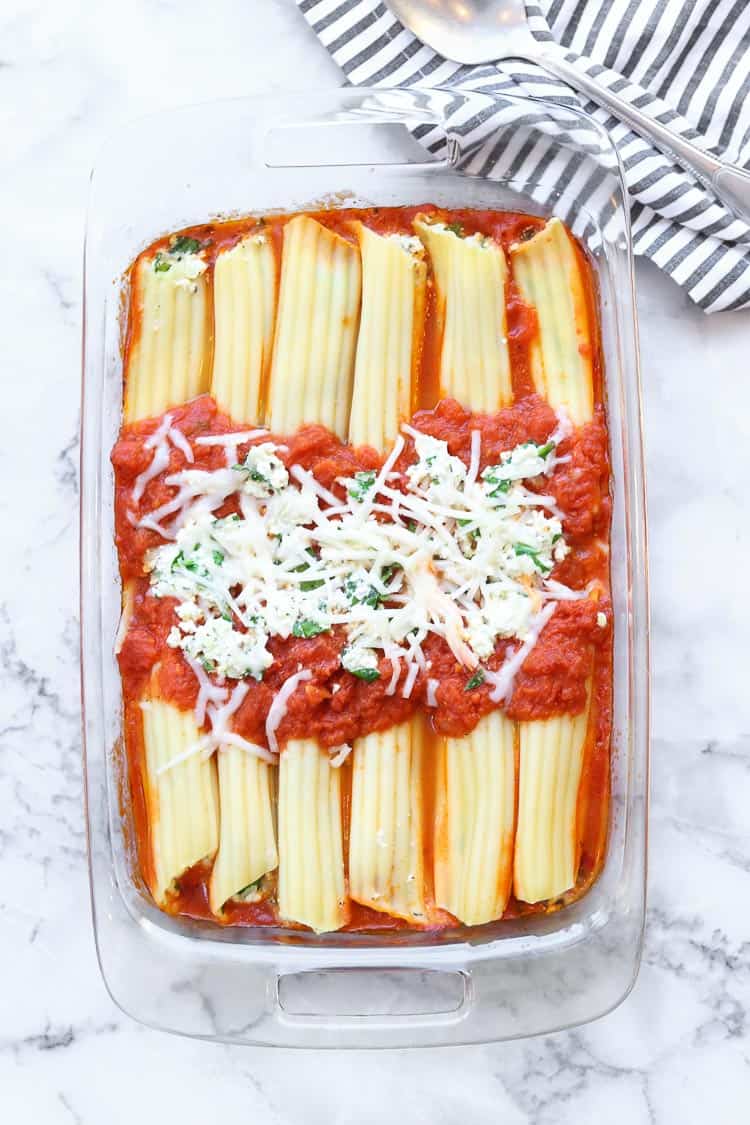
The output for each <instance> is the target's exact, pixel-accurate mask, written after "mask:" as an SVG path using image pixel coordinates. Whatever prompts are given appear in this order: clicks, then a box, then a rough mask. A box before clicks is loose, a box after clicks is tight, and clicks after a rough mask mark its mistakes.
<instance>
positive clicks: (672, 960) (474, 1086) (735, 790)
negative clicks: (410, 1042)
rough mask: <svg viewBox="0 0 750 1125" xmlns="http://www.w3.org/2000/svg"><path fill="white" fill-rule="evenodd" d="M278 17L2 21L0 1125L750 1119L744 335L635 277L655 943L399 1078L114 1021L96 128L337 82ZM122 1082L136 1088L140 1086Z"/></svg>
mask: <svg viewBox="0 0 750 1125" xmlns="http://www.w3.org/2000/svg"><path fill="white" fill-rule="evenodd" d="M337 81H338V76H337V73H336V70H335V68H334V67H333V66H332V64H331V63H330V61H329V60H328V59H327V57H326V55H325V53H324V52H323V51H322V49H321V48H320V47H319V45H318V44H317V43H316V41H315V40H314V38H313V36H312V35H311V34H309V32H308V31H307V29H306V27H305V25H304V23H303V21H302V19H301V17H300V16H299V14H298V12H297V11H296V8H295V7H294V5H293V4H292V3H291V0H273V2H269V0H265V2H264V3H262V4H261V3H260V2H258V0H255V2H254V3H251V2H245V3H244V4H237V3H231V2H230V0H219V2H218V3H216V4H214V5H211V7H210V13H209V9H208V7H207V6H206V5H205V4H200V3H198V2H197V0H181V2H180V3H177V2H176V0H161V2H158V0H151V2H147V0H133V2H132V3H130V4H128V5H122V4H114V3H106V2H105V3H103V4H100V5H96V4H94V3H93V2H86V0H70V2H69V3H66V4H54V3H52V2H51V0H39V2H38V3H32V2H31V0H9V2H8V3H7V4H6V5H4V6H3V8H2V12H0V113H1V114H2V119H3V126H2V130H0V137H1V138H2V145H1V146H0V162H1V163H2V174H0V214H2V215H3V217H4V221H3V237H2V255H1V256H0V341H1V343H0V350H1V353H2V370H3V395H4V405H5V411H4V415H5V416H4V422H3V427H2V429H3V439H2V442H0V481H2V485H0V526H1V527H2V528H3V540H2V545H3V550H2V559H3V567H2V579H0V965H2V970H3V971H2V979H3V985H2V993H1V995H2V1002H1V1003H0V1120H2V1121H6V1120H7V1121H8V1122H10V1121H14V1122H19V1123H21V1125H25V1123H26V1122H33V1123H34V1125H68V1123H80V1125H101V1123H103V1122H106V1123H107V1125H120V1123H125V1122H127V1123H128V1125H130V1123H131V1122H132V1121H133V1120H135V1119H140V1120H143V1121H144V1122H146V1123H147V1125H150V1123H151V1122H152V1121H153V1122H156V1121H168V1120H174V1119H177V1116H178V1115H179V1118H180V1119H181V1120H183V1121H185V1122H190V1123H192V1122H197V1121H202V1120H214V1119H215V1117H216V1116H217V1114H218V1113H219V1112H221V1113H224V1112H226V1111H228V1110H232V1112H235V1113H236V1112H237V1111H238V1107H241V1111H242V1112H243V1116H245V1117H246V1118H247V1120H252V1121H253V1122H256V1123H258V1125H261V1123H263V1125H265V1123H268V1125H271V1123H279V1125H291V1123H292V1122H294V1123H296V1122H305V1125H318V1123H320V1125H323V1123H325V1125H339V1123H344V1122H349V1121H352V1120H355V1119H356V1120H357V1121H358V1122H360V1123H361V1125H367V1123H368V1122H373V1123H374V1122H376V1121H380V1120H381V1113H382V1110H383V1107H386V1108H388V1107H391V1108H394V1107H396V1108H397V1110H398V1112H399V1117H400V1118H403V1119H404V1120H409V1121H410V1122H411V1123H412V1125H459V1123H463V1122H465V1121H470V1122H472V1125H490V1123H496V1122H503V1123H504V1125H516V1123H517V1125H524V1123H533V1125H568V1123H570V1125H573V1123H575V1125H581V1123H584V1125H587V1123H589V1122H597V1121H599V1120H601V1119H605V1120H606V1121H607V1122H608V1125H673V1123H675V1125H693V1123H694V1125H705V1122H706V1121H711V1122H714V1123H724V1122H731V1123H734V1122H738V1123H739V1122H742V1121H744V1120H747V1104H748V1096H749V1095H750V1030H749V1028H748V1010H749V1008H750V829H749V828H748V819H749V815H750V814H748V809H750V690H748V670H749V665H750V662H749V661H748V648H747V638H748V635H749V634H750V597H749V596H748V591H747V577H748V561H749V560H750V531H748V521H747V518H746V512H747V509H748V500H747V495H748V491H747V483H746V482H747V479H748V476H749V475H750V473H749V466H750V424H749V423H748V418H750V380H749V379H748V358H747V357H748V344H750V314H748V313H744V314H743V313H735V314H720V315H718V316H716V317H715V318H713V319H707V318H705V317H704V316H703V314H701V313H700V312H698V311H696V310H695V309H693V308H692V307H690V306H689V305H688V302H687V300H686V299H685V297H684V296H683V295H682V294H681V293H680V292H679V291H678V290H677V289H676V288H675V287H674V286H673V285H671V284H670V283H669V282H667V281H665V280H664V279H663V278H662V277H660V276H659V275H658V274H657V273H656V272H655V271H654V270H653V269H650V268H646V267H639V269H638V302H639V310H640V316H641V328H642V352H643V377H644V384H645V398H646V429H647V460H648V471H649V484H650V524H651V556H652V592H653V658H654V735H655V742H654V748H653V801H652V816H651V839H650V865H651V868H650V894H649V913H648V931H647V939H646V950H645V957H644V963H643V968H642V971H641V974H640V977H639V980H638V983H637V985H636V987H635V990H634V992H633V993H632V995H631V996H630V998H629V999H628V1000H627V1001H626V1002H625V1003H624V1004H623V1005H622V1006H621V1007H620V1008H619V1009H618V1010H617V1011H616V1012H614V1013H613V1014H612V1015H610V1016H608V1017H606V1018H604V1019H602V1020H600V1021H599V1022H598V1023H595V1024H592V1025H590V1026H588V1027H584V1028H581V1029H579V1030H577V1031H573V1032H566V1033H560V1034H557V1035H551V1036H546V1037H541V1038H539V1039H536V1040H530V1041H525V1042H520V1043H514V1044H511V1045H506V1046H502V1045H490V1046H484V1047H472V1048H450V1049H441V1050H431V1051H416V1052H383V1053H377V1054H376V1053H357V1054H349V1055H347V1056H342V1055H340V1054H338V1053H335V1052H332V1053H323V1052H297V1053H294V1054H291V1053H288V1052H280V1051H272V1050H261V1049H251V1048H245V1049H243V1048H230V1047H225V1046H219V1045H213V1044H207V1043H194V1042H189V1041H186V1040H181V1039H178V1038H173V1037H169V1036H165V1035H160V1034H158V1033H156V1032H152V1031H148V1030H146V1029H144V1028H142V1027H139V1026H137V1025H135V1024H134V1023H132V1022H131V1021H130V1020H129V1019H128V1018H127V1017H126V1016H124V1015H122V1014H121V1013H120V1012H119V1011H118V1010H117V1009H116V1008H115V1007H114V1005H113V1004H112V1002H111V1001H110V999H109V998H108V996H107V993H106V991H105V989H104V986H103V984H102V981H101V979H100V976H99V972H98V968H97V964H96V957H95V953H94V946H93V940H92V933H91V925H90V919H89V906H88V891H87V874H86V861H85V834H84V827H83V817H82V795H81V773H80V738H79V720H78V681H77V622H76V590H75V580H76V571H75V566H76V564H75V552H76V523H77V517H76V505H77V463H76V462H77V436H76V432H77V425H78V396H79V386H78V380H79V367H80V321H81V300H80V293H81V240H82V233H83V220H84V209H85V199H86V191H87V178H88V171H89V168H90V166H91V164H92V163H93V161H94V159H95V157H96V152H97V149H98V148H99V146H100V145H101V143H102V141H103V139H104V138H105V137H106V135H107V133H108V132H109V131H110V130H111V128H112V127H113V126H114V125H116V124H117V123H118V122H121V121H124V120H127V119H128V118H131V117H133V116H136V115H138V114H140V113H143V112H146V111H148V110H151V109H157V108H164V107H167V106H172V105H178V104H181V103H185V102H190V101H195V100H201V99H204V98H207V97H220V96H231V95H233V94H244V93H249V92H261V91H263V92H268V91H273V90H276V89H281V88H282V87H286V86H289V85H290V83H293V85H294V86H295V87H296V88H304V87H306V86H310V85H321V84H328V85H334V84H336V83H337ZM134 1076H137V1081H134V1080H133V1078H134Z"/></svg>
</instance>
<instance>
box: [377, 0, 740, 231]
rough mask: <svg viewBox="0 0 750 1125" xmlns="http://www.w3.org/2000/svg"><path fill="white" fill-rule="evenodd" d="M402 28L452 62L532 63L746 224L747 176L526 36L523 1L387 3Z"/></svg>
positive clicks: (412, 0)
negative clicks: (685, 170)
mask: <svg viewBox="0 0 750 1125" xmlns="http://www.w3.org/2000/svg"><path fill="white" fill-rule="evenodd" d="M386 3H387V4H388V6H389V7H390V8H391V9H392V10H393V12H394V14H395V15H396V16H397V17H398V19H400V20H401V23H402V24H403V25H404V27H407V28H408V29H409V31H411V32H413V34H414V35H416V37H417V39H420V40H421V41H422V42H423V43H426V44H427V46H428V47H432V48H433V50H435V51H437V52H438V54H440V55H442V56H443V57H444V58H446V59H451V60H452V61H453V62H459V63H465V64H469V65H472V64H477V63H490V62H492V63H494V62H499V61H500V60H501V59H525V60H526V61H527V62H535V63H538V64H539V65H540V66H542V67H544V69H545V70H548V71H549V72H550V74H554V75H556V76H557V77H558V78H561V79H562V80H563V82H567V84H568V85H569V86H572V87H573V88H574V89H576V90H579V91H580V92H581V93H584V94H587V95H588V96H589V97H590V98H591V100H592V101H594V102H598V104H599V105H601V106H604V107H605V108H606V109H608V110H610V112H611V113H613V114H614V115H615V116H616V117H619V118H620V120H621V121H624V122H626V123H627V124H628V125H630V127H631V128H632V129H634V130H635V131H636V133H639V134H640V135H641V136H642V137H644V138H646V139H647V140H649V141H651V142H652V144H654V145H656V147H657V148H659V149H660V150H661V151H662V152H663V153H665V154H666V155H667V156H669V157H671V158H672V159H673V160H674V161H676V162H677V163H678V164H682V165H683V166H684V167H685V168H689V169H690V171H691V172H692V173H693V175H694V176H695V177H696V179H698V180H699V181H700V182H701V183H702V184H704V185H705V186H706V187H708V188H709V189H710V190H711V191H712V192H713V193H714V195H715V196H716V197H717V199H720V200H721V201H722V203H724V204H725V206H726V207H728V208H729V210H730V211H732V212H733V214H735V215H736V216H737V218H739V219H742V220H744V222H746V223H750V174H749V173H747V172H743V171H742V169H740V168H737V167H735V166H734V165H733V164H726V163H725V162H724V161H722V160H718V159H717V158H716V157H715V156H711V155H710V154H709V153H707V152H704V151H703V149H701V148H698V146H697V145H694V144H692V143H691V142H690V141H686V140H684V139H683V138H682V137H680V136H678V134H677V133H674V132H673V131H672V130H671V129H669V128H668V127H667V126H666V125H662V124H660V123H659V122H658V121H655V120H654V119H653V118H651V117H648V116H647V115H646V114H645V113H641V111H640V110H639V109H636V108H635V107H634V106H632V105H629V104H628V103H627V102H626V101H623V99H622V98H620V97H618V96H617V94H613V93H612V91H611V90H608V89H606V87H604V86H600V85H599V84H598V82H595V81H594V80H593V79H592V78H589V76H588V75H587V74H585V73H584V72H583V71H581V70H578V69H577V68H576V67H575V66H573V65H572V64H571V63H569V62H567V61H566V59H564V58H563V57H562V52H561V51H560V48H559V47H557V45H556V44H549V43H542V42H539V41H538V40H537V39H535V38H534V36H533V35H532V33H531V28H530V27H529V24H528V20H527V17H526V7H525V5H524V2H523V0H386Z"/></svg>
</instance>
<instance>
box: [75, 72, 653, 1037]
mask: <svg viewBox="0 0 750 1125" xmlns="http://www.w3.org/2000/svg"><path fill="white" fill-rule="evenodd" d="M467 129H471V141H470V142H468V141H467V140H466V139H465V137H466V132H467ZM530 156H531V157H533V158H534V159H533V164H534V166H535V167H536V168H537V169H538V171H537V172H536V173H535V174H534V176H533V177H532V178H529V177H528V176H524V173H523V169H524V167H525V166H527V165H528V164H529V163H530V160H529V157H530ZM537 158H539V159H537ZM563 165H564V166H565V167H566V169H567V171H566V172H565V174H564V175H563V176H562V178H561V177H560V168H561V166H563ZM425 201H430V202H434V203H436V204H439V205H444V206H448V207H451V206H456V207H489V208H493V209H510V210H522V211H527V212H530V213H534V214H538V215H545V216H546V215H551V214H558V215H560V217H561V218H563V219H565V220H566V221H567V222H568V223H569V224H570V225H571V226H572V227H573V230H574V232H575V234H576V235H577V236H578V238H579V239H580V240H581V242H582V243H583V245H584V246H585V247H586V249H587V251H588V253H589V255H590V258H591V261H592V263H593V266H594V271H595V275H596V280H597V287H598V297H599V303H600V317H601V328H602V341H603V353H604V370H605V381H606V392H607V400H608V412H609V427H610V443H611V450H610V453H611V461H612V476H613V493H614V506H613V524H612V590H613V600H614V613H615V640H614V645H615V651H614V658H615V659H614V676H615V695H614V723H613V749H612V800H611V806H610V823H609V843H608V850H607V856H606V861H605V864H604V868H603V870H602V872H601V874H600V876H599V878H598V880H597V881H596V882H595V884H594V885H593V887H592V888H591V889H590V890H589V891H588V892H587V893H586V894H585V895H584V896H583V897H582V898H581V899H579V900H578V901H577V902H575V903H572V904H571V905H569V906H567V907H565V908H563V909H562V910H560V911H558V912H557V913H552V914H548V915H536V916H527V917H525V918H522V919H519V920H516V921H505V922H502V923H498V924H495V925H491V926H485V927H482V928H481V929H475V930H471V931H468V930H467V931H466V932H465V933H464V932H462V931H458V933H457V934H456V933H455V932H453V933H451V935H450V936H449V937H447V938H446V936H442V937H441V936H435V935H430V934H425V933H407V932H401V933H399V934H398V935H397V936H396V937H394V935H393V934H391V935H390V936H389V937H384V936H382V935H381V936H373V935H363V934H352V933H347V934H328V935H323V936H316V935H314V934H312V933H310V934H300V933H286V934H284V935H281V936H280V935H279V933H278V931H275V932H274V933H260V934H259V933H258V931H257V930H242V929H238V928H226V929H223V928H219V927H215V926H210V925H208V924H206V923H201V922H191V921H190V920H188V919H185V918H177V917H170V916H168V915H166V914H163V913H162V912H161V911H159V910H158V909H157V908H156V907H155V906H154V905H153V903H152V902H151V901H150V899H149V898H148V896H147V894H146V892H145V891H144V890H143V888H142V886H141V885H140V884H139V880H138V877H137V875H136V874H135V866H134V857H133V843H132V836H131V833H130V830H129V825H130V816H129V807H128V801H129V797H128V792H127V786H126V785H125V784H124V780H123V770H122V755H123V748H122V731H121V706H120V685H119V677H118V672H117V666H116V662H115V658H114V655H113V645H114V638H115V634H116V630H117V624H118V619H119V614H120V588H119V578H118V571H117V559H116V554H115V549H114V541H113V536H114V526H113V506H114V505H113V489H112V472H111V467H110V462H109V454H110V450H111V448H112V445H113V444H114V441H115V439H116V436H117V430H118V427H119V424H120V412H121V391H122V361H121V322H122V314H123V307H124V306H123V302H124V294H123V271H124V270H125V268H126V266H127V265H128V263H129V262H130V261H131V260H132V259H133V257H134V256H135V255H136V254H137V253H138V252H139V251H140V250H141V249H143V247H145V246H146V245H147V244H148V243H149V242H151V241H152V240H153V239H154V238H155V237H157V236H158V235H160V234H163V233H165V232H167V231H170V230H176V229H179V228H181V227H185V226H188V225H190V224H193V223H198V222H202V221H205V220H207V219H210V218H214V217H217V216H223V217H231V216H232V215H239V214H247V213H252V212H269V211H273V210H284V211H289V210H295V209H301V208H305V207H310V206H311V205H316V206H320V205H321V204H322V205H325V206H332V207H336V206H367V205H382V206H385V205H398V204H410V203H420V202H425ZM84 298H85V304H84V308H85V316H84V361H83V415H82V453H81V477H82V495H81V628H82V691H83V702H84V745H85V781H86V803H87V814H88V837H89V857H90V873H91V894H92V905H93V918H94V929H95V935H96V944H97V951H98V956H99V963H100V966H101V970H102V974H103V976H104V980H105V982H106V985H107V987H108V989H109V991H110V994H111V995H112V997H113V999H114V1000H115V1002H116V1003H117V1004H119V1005H120V1007H122V1008H123V1010H125V1011H126V1012H128V1013H129V1014H131V1015H132V1016H133V1017H135V1018H136V1019H138V1020H140V1021H142V1022H143V1023H145V1024H149V1025H151V1026H153V1027H158V1028H161V1029H164V1030H169V1031H174V1032H178V1033H182V1034H185V1035H191V1036H196V1037H201V1038H207V1039H214V1040H222V1041H225V1042H236V1043H255V1044H276V1045H283V1046H302V1047H305V1046H309V1047H313V1046H314V1047H404V1046H421V1045H428V1044H435V1045H437V1044H451V1043H453V1044H455V1043H468V1042H482V1041H487V1040H500V1039H510V1038H515V1037H519V1036H524V1035H533V1034H538V1033H541V1032H549V1031H551V1030H554V1029H559V1028H562V1027H569V1026H571V1025H574V1024H577V1023H581V1022H583V1021H585V1020H590V1019H593V1018H595V1017H597V1016H600V1015H602V1014H604V1013H605V1012H607V1011H609V1010H610V1009H611V1008H613V1007H614V1006H615V1005H616V1004H618V1003H619V1002H620V1001H621V1000H622V999H623V998H624V997H625V996H626V995H627V993H628V991H629V989H630V988H631V986H632V984H633V981H634V979H635V975H636V972H637V969H638V963H639V957H640V949H641V939H642V930H643V919H644V905H645V880H646V815H647V798H648V707H649V672H648V601H647V572H646V532H645V515H644V510H645V509H644V482H643V456H642V444H641V440H642V439H641V413H640V411H641V406H640V385H639V371H638V346H637V331H636V322H635V309H634V299H633V272H632V258H631V246H630V230H629V222H628V212H627V208H626V206H625V204H624V200H623V184H622V178H621V172H620V167H619V163H618V158H617V155H616V153H615V151H614V149H613V147H612V145H611V144H610V142H609V140H608V138H607V135H606V134H605V133H604V132H603V131H602V129H601V128H600V127H599V126H598V125H597V124H596V123H595V122H594V121H592V120H591V119H590V118H586V117H584V116H583V115H581V114H578V113H575V112H573V111H571V110H568V109H561V108H559V107H556V106H554V105H552V104H548V103H544V102H541V101H532V100H529V99H522V98H514V97H513V98H511V97H506V96H503V97H501V98H495V97H493V96H490V95H487V94H483V93H469V94H457V93H456V92H455V91H447V90H440V89H432V90H429V89H419V90H384V89H380V90H378V89H371V90H368V89H357V90H337V91H333V92H327V93H316V94H305V95H303V96H297V97H290V98H286V99H279V98H277V97H274V98H273V99H268V100H259V99H250V98H248V99H239V100H235V101H230V102H223V103H214V104H205V105H199V106H194V107H190V108H186V109H182V110H178V111H173V112H170V113H168V114H163V115H160V116H155V117H151V118H148V119H145V120H143V121H140V122H137V123H135V124H134V125H131V126H129V127H128V128H126V129H124V130H123V131H121V132H120V134H119V135H118V136H117V137H115V138H114V139H113V140H112V142H111V143H110V145H109V147H108V148H107V149H106V150H105V151H104V152H103V154H102V155H101V158H100V160H99V163H98V165H97V167H96V169H95V170H94V173H93V175H92V184H91V195H90V204H89V213H88V226H87V235H86V249H85V294H84Z"/></svg>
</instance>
